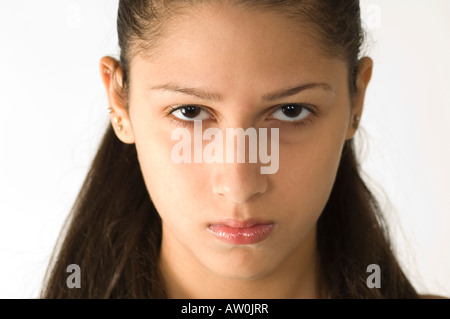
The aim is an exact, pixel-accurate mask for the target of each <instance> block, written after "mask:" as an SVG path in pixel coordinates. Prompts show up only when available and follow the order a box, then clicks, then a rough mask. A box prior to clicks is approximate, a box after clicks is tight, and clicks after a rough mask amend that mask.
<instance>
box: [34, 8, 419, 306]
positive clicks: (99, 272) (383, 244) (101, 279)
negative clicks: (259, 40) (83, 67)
mask: <svg viewBox="0 0 450 319" xmlns="http://www.w3.org/2000/svg"><path fill="white" fill-rule="evenodd" d="M217 2H224V0H222V1H199V0H190V1H188V0H185V1H177V0H165V1H164V0H153V1H151V0H121V1H120V2H119V10H118V18H117V30H118V35H119V46H120V48H121V54H120V61H119V62H118V66H120V68H121V69H122V72H123V82H122V83H121V84H120V86H118V90H119V93H120V94H121V96H122V97H123V99H124V100H127V97H128V89H129V86H130V81H129V78H130V72H131V70H130V61H131V59H132V58H133V56H135V55H136V54H149V53H151V52H152V48H154V47H155V45H156V44H157V40H158V39H160V38H161V37H163V33H164V30H165V28H164V26H165V24H166V23H170V19H171V18H173V17H176V15H177V13H178V12H179V10H181V9H183V8H186V7H187V6H188V7H194V6H195V5H197V4H198V3H202V4H204V5H213V4H215V3H217ZM227 2H232V3H234V4H235V5H241V6H244V7H246V8H249V9H255V8H256V9H262V10H276V11H278V12H279V13H282V14H284V15H285V16H286V17H288V18H291V19H295V20H296V21H298V22H299V26H302V27H303V28H306V30H308V32H310V34H311V35H312V36H313V37H314V38H315V39H317V41H316V42H317V45H318V46H320V47H321V48H322V50H323V52H324V53H326V54H330V55H333V56H338V57H340V58H342V59H343V60H344V61H346V62H348V70H349V76H348V78H349V92H350V95H354V94H355V92H356V84H355V83H356V72H357V66H358V61H359V58H360V56H359V55H360V51H361V46H362V44H363V40H364V36H363V35H364V33H363V30H362V27H361V20H360V6H359V1H358V0H321V1H317V0H286V1H269V0H234V1H232V0H229V1H227ZM66 226H67V229H64V230H63V232H62V233H61V237H60V239H62V240H63V241H62V243H61V246H60V247H59V246H57V247H55V250H54V256H53V259H52V262H51V263H50V265H49V268H48V272H47V275H46V278H45V281H44V287H43V289H42V292H41V297H42V298H165V296H166V295H165V292H164V283H163V280H162V278H161V276H160V274H159V272H158V256H159V248H160V243H161V220H160V217H159V215H158V212H157V211H156V209H155V207H154V205H153V203H152V201H151V199H150V197H149V194H148V192H147V189H146V186H145V184H144V180H143V177H142V173H141V170H140V166H139V162H138V160H137V154H136V148H135V145H130V144H124V143H122V142H121V141H119V140H118V138H117V137H116V135H115V133H114V130H113V129H112V127H111V126H110V127H108V129H107V131H106V133H105V135H104V137H103V140H102V141H101V144H100V147H99V150H98V152H97V154H96V156H95V158H94V161H93V163H92V166H91V168H90V170H89V172H88V174H87V176H86V179H85V181H84V184H83V186H82V188H81V190H80V193H79V195H78V198H77V200H76V202H75V204H74V206H73V208H72V211H71V213H70V215H69V217H68V220H67V221H66ZM317 245H318V254H319V268H320V270H319V282H318V283H317V284H318V287H319V291H320V292H321V296H322V297H331V298H417V297H418V295H417V292H416V291H415V289H414V288H413V286H412V285H411V283H410V282H409V281H408V279H407V278H406V276H405V274H404V273H403V271H402V269H401V267H400V266H399V263H398V262H397V259H396V257H395V256H394V254H393V250H392V247H391V244H390V240H389V232H388V228H387V226H386V223H385V222H384V219H383V216H382V214H381V211H380V207H379V204H378V203H377V200H376V199H375V198H374V196H373V195H372V193H371V191H370V190H369V189H368V187H367V186H366V184H365V183H364V181H363V180H362V178H361V176H360V167H359V164H358V161H357V158H356V155H355V151H354V142H353V139H351V140H348V141H346V142H345V144H344V147H343V151H342V157H341V161H340V165H339V169H338V172H337V176H336V180H335V183H334V186H333V189H332V192H331V195H330V197H329V200H328V202H327V204H326V207H325V209H324V211H323V212H322V215H321V216H320V218H319V220H318V227H317ZM70 264H77V265H79V266H80V268H81V270H82V271H81V282H82V284H81V288H79V289H69V288H68V287H67V285H66V279H67V276H68V273H67V272H66V267H67V266H68V265H70ZM370 264H378V265H379V266H380V268H381V270H382V271H381V283H382V284H381V288H373V289H370V288H368V287H367V284H366V279H367V277H368V275H369V274H368V273H367V272H366V269H367V266H368V265H370Z"/></svg>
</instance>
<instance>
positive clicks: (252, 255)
mask: <svg viewBox="0 0 450 319" xmlns="http://www.w3.org/2000/svg"><path fill="white" fill-rule="evenodd" d="M238 248H239V249H233V250H232V251H228V252H225V253H221V254H220V256H217V257H216V258H214V259H213V258H210V259H209V260H208V265H207V266H208V268H209V269H210V270H211V271H212V272H214V273H215V274H216V275H218V276H220V277H224V278H228V279H232V280H255V279H259V278H263V277H265V276H267V275H268V274H270V273H271V272H272V271H273V270H274V269H276V268H277V266H278V265H279V263H277V259H276V256H272V255H271V254H270V253H268V252H264V251H256V252H255V251H253V249H251V251H248V250H246V247H238Z"/></svg>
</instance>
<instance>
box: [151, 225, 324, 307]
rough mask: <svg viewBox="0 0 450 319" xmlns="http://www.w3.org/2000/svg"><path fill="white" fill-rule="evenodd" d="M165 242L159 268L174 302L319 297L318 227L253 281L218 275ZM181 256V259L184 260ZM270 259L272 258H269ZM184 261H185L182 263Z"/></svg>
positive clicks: (168, 294)
mask: <svg viewBox="0 0 450 319" xmlns="http://www.w3.org/2000/svg"><path fill="white" fill-rule="evenodd" d="M168 246H170V245H167V240H166V241H165V240H164V237H163V241H162V245H161V254H160V260H159V267H160V271H161V274H162V276H163V279H164V286H165V290H166V294H167V297H168V298H171V299H197V298H198V299H223V298H224V299H291V298H318V297H319V296H318V291H317V288H316V282H317V275H318V273H317V249H316V227H313V229H312V230H311V231H310V232H309V233H308V235H307V236H306V237H305V238H304V240H303V241H302V243H301V244H300V245H299V246H298V247H297V248H296V249H295V250H294V251H293V252H292V254H291V255H290V256H288V257H287V258H286V259H285V260H284V261H283V262H282V263H281V264H280V265H279V266H278V267H276V269H273V270H272V271H271V272H270V273H268V274H267V275H265V276H263V277H260V278H253V279H230V278H224V277H221V276H218V275H216V274H214V273H213V272H211V271H210V270H209V269H206V268H205V267H204V266H203V265H201V264H200V263H199V262H198V260H197V259H196V258H195V257H193V256H186V255H182V254H180V253H177V249H174V247H173V245H172V246H170V249H168ZM181 257H182V258H181ZM268 258H270V257H268ZM180 260H183V262H180Z"/></svg>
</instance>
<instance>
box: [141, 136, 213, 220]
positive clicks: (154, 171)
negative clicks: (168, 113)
mask: <svg viewBox="0 0 450 319" xmlns="http://www.w3.org/2000/svg"><path fill="white" fill-rule="evenodd" d="M135 131H138V132H137V133H135V136H136V149H137V154H138V159H139V164H140V166H141V171H142V175H143V177H144V181H145V184H146V186H147V190H148V192H149V195H150V198H151V200H152V201H153V204H154V205H155V208H156V210H157V211H158V213H159V214H160V216H161V218H162V219H163V221H166V222H167V223H168V224H172V225H179V224H181V223H180V222H181V221H183V223H186V222H188V223H189V219H188V218H187V217H188V216H187V215H188V212H199V211H200V208H201V207H200V204H201V196H202V195H201V194H205V193H206V192H205V191H206V189H205V187H206V185H207V183H206V179H207V177H208V174H207V170H205V169H201V165H203V164H194V163H192V164H186V163H180V164H176V163H174V162H173V160H172V158H171V151H172V148H173V146H174V145H175V144H176V143H177V142H178V141H174V140H171V138H170V132H166V131H163V130H157V129H153V130H152V129H144V130H140V131H139V130H137V129H136V130H135ZM186 220H188V221H186Z"/></svg>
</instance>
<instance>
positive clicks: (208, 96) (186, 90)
mask: <svg viewBox="0 0 450 319" xmlns="http://www.w3.org/2000/svg"><path fill="white" fill-rule="evenodd" d="M317 88H319V89H324V90H326V91H334V89H333V87H332V86H331V85H330V84H328V83H307V84H302V85H299V86H295V87H291V88H288V89H283V90H279V91H275V92H272V93H267V94H264V95H263V96H262V100H263V101H264V102H274V101H277V100H280V99H283V98H286V97H290V96H292V95H295V94H297V93H300V92H302V91H304V90H308V89H317ZM150 90H157V91H170V92H177V93H183V94H187V95H191V96H195V97H197V98H199V99H202V100H208V101H222V100H223V97H222V95H220V94H218V93H214V92H211V91H209V90H206V89H202V88H190V87H182V86H181V85H179V84H176V83H166V84H161V85H156V86H153V87H151V88H150Z"/></svg>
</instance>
